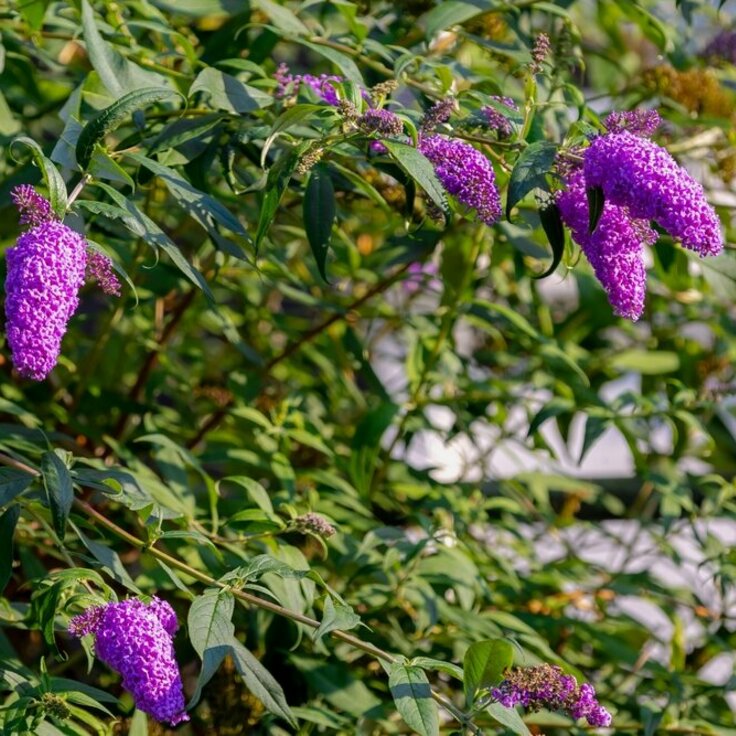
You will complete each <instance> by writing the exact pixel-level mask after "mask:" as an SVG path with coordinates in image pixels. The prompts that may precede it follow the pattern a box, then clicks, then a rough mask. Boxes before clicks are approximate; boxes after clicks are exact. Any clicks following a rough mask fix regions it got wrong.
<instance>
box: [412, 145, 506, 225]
mask: <svg viewBox="0 0 736 736" xmlns="http://www.w3.org/2000/svg"><path fill="white" fill-rule="evenodd" d="M419 150H420V151H421V152H422V153H423V154H424V155H425V156H426V157H427V158H428V159H429V160H430V161H431V162H432V165H433V166H434V171H435V174H437V178H438V179H439V180H440V182H441V183H442V186H443V187H444V188H445V189H446V190H447V191H448V193H449V194H451V195H452V196H453V197H455V198H456V199H457V200H458V202H460V203H461V204H464V205H465V206H466V207H469V208H470V209H472V210H475V211H476V212H477V216H478V219H479V220H480V221H481V222H484V223H485V224H486V225H493V223H494V222H496V220H498V219H499V218H500V217H501V199H500V197H499V196H498V189H497V188H496V176H495V173H494V171H493V166H492V165H491V162H490V161H489V160H488V159H487V158H486V157H485V156H484V155H483V154H482V153H481V152H480V151H478V150H477V149H475V148H473V146H471V145H470V144H469V143H465V142H464V141H460V140H456V139H454V138H445V137H444V136H440V135H430V136H428V137H426V138H422V139H421V140H420V141H419Z"/></svg>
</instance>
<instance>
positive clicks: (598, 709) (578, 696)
mask: <svg viewBox="0 0 736 736" xmlns="http://www.w3.org/2000/svg"><path fill="white" fill-rule="evenodd" d="M491 695H493V697H494V698H495V699H496V700H497V701H498V702H499V703H501V705H503V706H504V707H506V708H513V707H514V706H516V705H522V706H524V708H528V709H529V710H541V709H542V708H546V709H548V710H561V711H565V712H567V713H568V714H569V715H570V716H571V717H572V718H575V719H576V720H577V719H578V718H585V719H586V720H587V721H588V723H589V724H590V725H591V726H610V725H611V721H612V720H613V719H612V717H611V714H610V713H609V712H608V711H607V710H606V709H605V708H604V707H603V706H602V705H601V704H600V703H599V702H598V700H597V699H596V695H595V689H594V688H593V686H592V685H589V684H588V683H583V684H582V685H578V682H577V680H576V679H575V678H574V677H573V676H572V675H566V674H564V672H563V671H562V669H561V668H560V667H557V666H556V665H550V664H541V665H537V666H535V667H514V668H513V669H511V670H509V671H507V672H506V677H505V679H504V680H503V682H501V684H500V685H499V686H498V687H497V688H494V689H493V690H492V691H491Z"/></svg>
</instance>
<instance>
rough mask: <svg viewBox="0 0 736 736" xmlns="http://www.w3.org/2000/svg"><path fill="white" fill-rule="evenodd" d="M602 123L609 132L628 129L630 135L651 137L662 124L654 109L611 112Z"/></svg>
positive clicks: (619, 131)
mask: <svg viewBox="0 0 736 736" xmlns="http://www.w3.org/2000/svg"><path fill="white" fill-rule="evenodd" d="M603 124H604V125H605V126H606V129H607V130H608V132H609V133H621V132H623V131H624V130H628V131H629V133H631V134H632V135H638V136H643V137H644V138H651V137H652V136H653V135H654V133H655V132H656V131H657V128H659V126H660V125H661V124H662V118H661V117H660V116H659V113H658V112H657V111H656V110H628V111H625V112H612V113H611V114H610V115H609V116H608V117H607V118H606V119H605V120H604V121H603Z"/></svg>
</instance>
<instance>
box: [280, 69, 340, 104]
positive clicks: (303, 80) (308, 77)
mask: <svg viewBox="0 0 736 736" xmlns="http://www.w3.org/2000/svg"><path fill="white" fill-rule="evenodd" d="M274 79H275V80H276V81H277V82H278V84H279V86H278V88H277V89H276V96H277V97H287V96H289V95H296V94H297V93H298V92H299V87H300V86H301V85H302V84H306V85H307V86H308V87H311V88H312V89H313V90H314V91H315V92H316V93H317V95H319V97H320V98H321V99H323V100H324V101H325V102H326V103H327V104H328V105H334V106H337V105H338V104H339V103H340V100H339V98H338V96H337V91H336V90H335V88H334V86H333V85H332V82H343V81H344V79H343V78H342V77H339V76H337V75H335V74H320V75H319V76H318V77H315V76H314V75H313V74H291V72H290V71H289V67H288V65H287V64H279V67H278V69H277V70H276V73H275V74H274Z"/></svg>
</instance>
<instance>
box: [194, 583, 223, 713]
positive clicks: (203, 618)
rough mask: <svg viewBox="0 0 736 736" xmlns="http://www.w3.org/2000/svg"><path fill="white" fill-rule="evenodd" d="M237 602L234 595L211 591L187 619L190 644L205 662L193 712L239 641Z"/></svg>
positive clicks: (203, 596)
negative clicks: (236, 630)
mask: <svg viewBox="0 0 736 736" xmlns="http://www.w3.org/2000/svg"><path fill="white" fill-rule="evenodd" d="M234 610H235V599H234V598H233V596H232V593H229V592H227V591H225V590H221V589H219V588H218V589H210V590H207V591H205V592H204V594H203V595H200V596H198V597H197V598H195V599H194V602H193V603H192V605H191V606H190V608H189V614H188V616H187V629H188V631H189V640H190V641H191V642H192V646H193V647H194V650H195V651H196V652H197V654H198V655H199V657H200V659H201V660H202V669H201V671H200V673H199V678H198V680H197V687H196V690H195V692H194V694H193V695H192V699H191V700H190V701H189V705H188V707H189V708H190V709H191V708H193V707H194V706H195V705H196V704H197V703H198V702H199V699H200V697H201V695H202V688H203V687H204V686H205V685H206V684H207V683H208V682H209V681H210V680H211V679H212V676H213V675H214V674H215V672H217V668H218V667H219V666H220V663H221V662H222V660H223V659H224V658H225V656H226V655H227V654H228V653H229V652H230V645H231V644H232V641H233V639H234V637H235V627H234V626H233V623H232V617H233V611H234Z"/></svg>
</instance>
